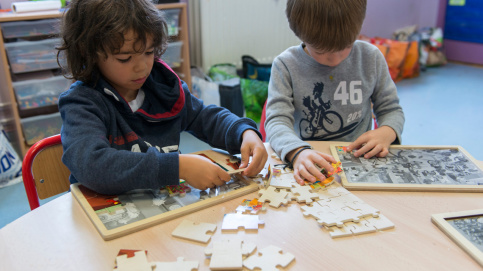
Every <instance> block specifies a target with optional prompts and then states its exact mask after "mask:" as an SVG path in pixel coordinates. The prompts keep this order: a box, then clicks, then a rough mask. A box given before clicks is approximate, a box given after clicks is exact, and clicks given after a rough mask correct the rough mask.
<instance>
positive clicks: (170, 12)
mask: <svg viewBox="0 0 483 271" xmlns="http://www.w3.org/2000/svg"><path fill="white" fill-rule="evenodd" d="M163 11H164V14H165V18H166V22H167V23H168V34H169V35H170V36H177V35H178V33H179V15H180V14H181V9H179V8H174V9H164V10H163Z"/></svg>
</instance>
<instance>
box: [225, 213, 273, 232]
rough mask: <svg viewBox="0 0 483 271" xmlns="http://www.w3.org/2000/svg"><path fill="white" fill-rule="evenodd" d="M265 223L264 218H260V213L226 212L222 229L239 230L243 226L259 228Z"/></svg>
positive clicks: (252, 228) (248, 228)
mask: <svg viewBox="0 0 483 271" xmlns="http://www.w3.org/2000/svg"><path fill="white" fill-rule="evenodd" d="M264 223H265V222H264V221H263V220H259V219H258V215H244V214H240V213H236V214H225V217H224V218H223V224H222V226H221V229H222V230H238V228H240V227H243V228H245V230H258V225H262V224H264Z"/></svg>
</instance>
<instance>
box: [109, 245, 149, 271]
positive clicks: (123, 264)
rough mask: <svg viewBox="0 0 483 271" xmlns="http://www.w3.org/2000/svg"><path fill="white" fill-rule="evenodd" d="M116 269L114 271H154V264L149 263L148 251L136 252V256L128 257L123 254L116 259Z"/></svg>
mask: <svg viewBox="0 0 483 271" xmlns="http://www.w3.org/2000/svg"><path fill="white" fill-rule="evenodd" d="M116 265H117V266H116V268H114V271H132V270H136V271H152V270H153V268H152V264H151V263H149V262H148V258H147V256H146V251H144V250H140V251H135V252H134V256H130V257H128V254H123V255H120V256H117V257H116Z"/></svg>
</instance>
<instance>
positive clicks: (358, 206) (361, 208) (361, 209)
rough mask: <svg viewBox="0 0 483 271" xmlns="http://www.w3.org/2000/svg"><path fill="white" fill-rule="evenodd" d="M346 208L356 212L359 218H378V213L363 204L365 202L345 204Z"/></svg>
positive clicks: (376, 210)
mask: <svg viewBox="0 0 483 271" xmlns="http://www.w3.org/2000/svg"><path fill="white" fill-rule="evenodd" d="M346 206H347V207H349V208H351V209H352V210H354V211H356V212H358V213H359V214H360V216H359V217H366V216H372V217H378V216H379V213H380V211H379V210H378V209H376V208H374V207H372V206H371V205H369V204H367V203H365V202H359V201H355V202H347V203H346Z"/></svg>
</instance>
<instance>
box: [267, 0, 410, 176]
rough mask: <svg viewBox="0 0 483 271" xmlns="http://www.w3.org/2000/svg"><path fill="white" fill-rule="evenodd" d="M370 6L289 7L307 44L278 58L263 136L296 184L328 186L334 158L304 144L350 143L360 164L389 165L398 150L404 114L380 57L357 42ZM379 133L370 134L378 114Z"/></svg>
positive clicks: (293, 1)
mask: <svg viewBox="0 0 483 271" xmlns="http://www.w3.org/2000/svg"><path fill="white" fill-rule="evenodd" d="M366 5H367V2H366V0H288V1H287V8H286V15H287V18H288V21H289V25H290V28H291V29H292V31H293V32H294V33H295V35H296V36H297V37H299V38H300V39H301V40H302V43H301V44H300V45H298V46H294V47H290V48H288V49H287V50H285V51H284V52H283V53H281V54H280V55H279V56H278V57H277V58H275V60H274V62H273V65H272V73H271V77H270V84H269V88H268V101H267V119H266V122H265V129H266V131H267V138H268V140H269V142H270V145H271V147H272V148H273V149H274V151H275V152H276V153H277V154H278V155H279V156H280V158H281V159H282V160H284V161H287V162H288V163H289V164H290V165H291V166H293V169H294V176H295V179H296V180H297V182H299V183H300V184H303V183H304V181H303V180H304V179H305V180H307V181H310V182H314V181H315V180H316V178H319V179H320V180H324V179H325V177H324V175H323V174H322V173H321V172H320V169H318V168H317V167H316V166H319V167H320V168H325V169H326V170H328V171H329V172H332V171H333V168H332V167H331V165H330V163H334V162H335V160H334V158H333V157H332V156H330V155H328V154H325V153H321V152H318V151H315V150H312V148H311V147H310V145H309V144H308V143H307V142H304V141H303V140H331V141H332V140H337V141H350V142H352V143H351V144H350V145H349V146H348V151H352V150H355V152H354V155H355V156H361V155H364V157H365V158H370V157H372V156H378V157H384V156H386V155H387V154H388V148H389V146H390V145H391V144H400V142H401V133H402V130H403V125H404V114H403V111H402V108H401V106H400V105H399V98H398V96H397V89H396V86H395V84H394V82H393V81H392V79H391V76H390V74H389V70H388V67H387V64H386V61H385V59H384V56H383V55H382V54H381V52H380V51H379V50H378V49H377V48H376V47H375V46H373V45H371V44H369V43H367V42H363V41H357V40H356V39H357V36H358V35H359V32H360V30H361V27H362V23H363V21H364V18H365V13H366ZM371 105H373V110H374V114H375V116H376V119H377V123H378V126H379V128H378V129H375V130H371V126H372V110H371Z"/></svg>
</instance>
